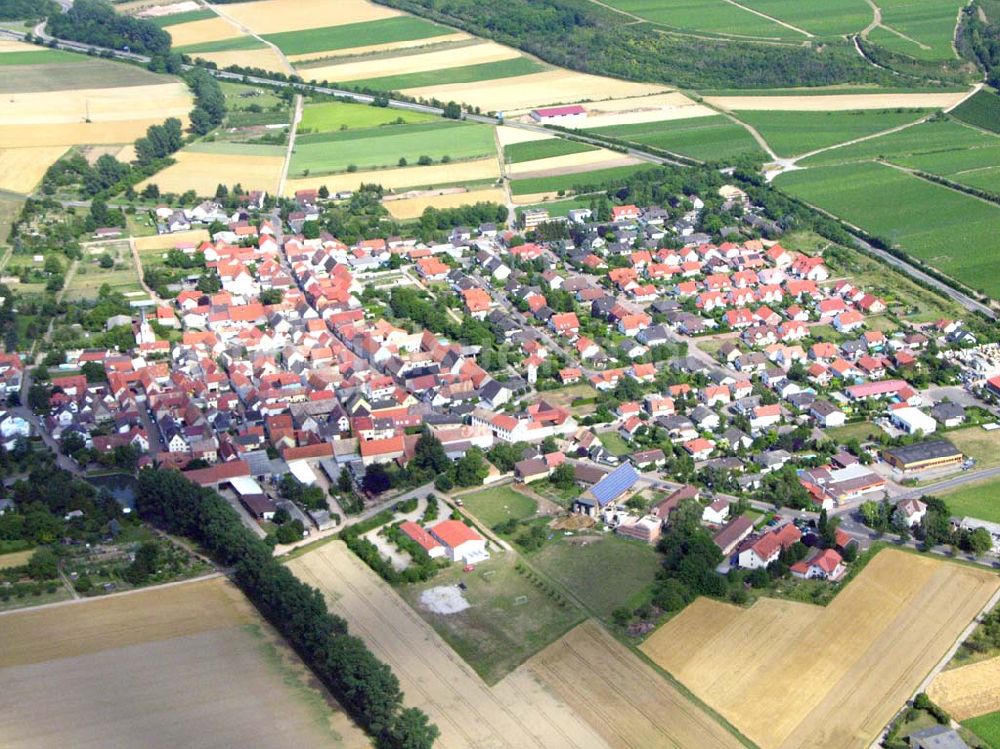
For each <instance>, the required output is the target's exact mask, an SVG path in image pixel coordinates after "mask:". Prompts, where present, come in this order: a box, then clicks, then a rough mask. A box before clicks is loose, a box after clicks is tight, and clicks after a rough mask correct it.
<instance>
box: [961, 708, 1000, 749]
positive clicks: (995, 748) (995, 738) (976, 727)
mask: <svg viewBox="0 0 1000 749" xmlns="http://www.w3.org/2000/svg"><path fill="white" fill-rule="evenodd" d="M962 725H963V726H965V727H966V728H968V729H969V730H970V731H972V732H973V733H974V734H976V736H978V737H979V738H981V739H982V740H983V741H985V742H986V744H987V746H990V747H992V749H1000V710H998V711H997V712H995V713H987V714H986V715H980V716H979V717H978V718H969V719H967V720H963V721H962Z"/></svg>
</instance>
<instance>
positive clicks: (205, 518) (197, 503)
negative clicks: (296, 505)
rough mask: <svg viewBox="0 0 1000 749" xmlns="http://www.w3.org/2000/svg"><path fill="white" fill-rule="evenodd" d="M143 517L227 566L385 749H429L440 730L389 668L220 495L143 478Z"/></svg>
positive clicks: (139, 501) (165, 474)
mask: <svg viewBox="0 0 1000 749" xmlns="http://www.w3.org/2000/svg"><path fill="white" fill-rule="evenodd" d="M136 507H137V509H138V511H139V513H140V515H141V516H142V517H143V518H145V519H147V520H149V521H151V522H153V523H155V524H157V525H159V526H161V527H162V528H164V529H165V530H167V531H169V532H171V533H178V534H182V535H185V536H188V537H189V538H193V539H195V540H197V541H198V542H199V543H201V544H202V545H203V546H204V547H205V549H207V550H208V552H209V553H210V554H212V556H213V557H214V558H215V559H216V560H217V561H218V562H219V563H220V564H222V565H225V566H227V567H232V568H233V572H234V574H233V576H234V579H235V580H236V583H237V584H238V585H239V586H240V588H242V589H243V592H244V593H246V595H247V597H248V598H249V599H250V600H251V601H253V603H254V605H256V606H257V608H258V609H259V610H260V612H261V613H262V614H263V615H264V617H265V618H266V619H267V620H268V621H270V622H271V623H272V624H273V625H274V626H275V627H276V628H277V629H278V630H279V631H280V632H281V633H282V634H283V635H284V636H285V638H286V639H287V640H288V641H289V642H290V643H291V645H292V646H293V647H294V648H295V650H296V651H297V652H298V653H299V655H300V656H301V657H302V659H303V660H304V661H305V662H306V663H307V664H308V665H309V667H310V668H311V669H312V670H313V672H314V673H315V674H316V676H317V677H318V678H319V679H320V680H321V681H322V682H323V683H324V684H325V685H326V686H327V687H328V688H329V689H330V691H332V692H333V693H334V695H336V697H337V699H338V700H340V703H341V704H342V705H343V706H344V708H345V709H346V710H347V711H348V712H349V713H350V714H351V715H352V716H353V717H354V719H355V720H356V721H357V722H358V723H359V724H360V725H361V726H363V727H364V728H365V729H366V730H367V731H368V732H369V733H370V734H371V735H372V736H373V737H374V738H375V742H376V746H377V747H379V749H428V748H429V747H431V746H432V745H433V743H434V740H435V739H436V738H437V736H438V729H437V727H436V726H435V725H434V724H432V723H430V721H429V720H428V718H427V716H426V715H425V714H424V713H423V712H422V711H420V710H418V709H416V708H404V707H403V692H402V690H401V689H400V687H399V681H398V679H397V678H396V676H395V675H394V674H393V673H392V671H391V670H390V669H389V667H388V666H387V665H386V664H384V663H382V662H381V661H379V660H378V659H377V658H376V657H375V656H374V655H373V654H372V653H371V651H370V650H368V648H367V647H366V646H365V644H364V642H362V641H361V639H359V638H357V637H354V636H353V635H351V634H350V633H349V632H348V629H347V622H345V621H344V620H343V619H341V618H340V617H338V616H335V615H334V614H331V613H330V612H329V611H328V610H327V607H326V601H325V600H324V599H323V595H322V594H321V593H320V592H319V591H318V590H316V589H315V588H311V587H310V586H308V585H306V584H305V583H303V582H301V581H300V580H299V579H298V578H296V577H295V575H293V574H292V573H291V572H290V571H289V570H288V569H287V568H286V567H285V566H283V565H282V564H280V563H279V562H278V561H277V560H276V559H275V558H274V557H273V555H272V550H271V548H270V547H269V546H268V545H267V544H265V543H264V542H263V541H261V540H260V539H258V538H257V537H256V536H255V535H254V534H253V533H252V532H251V531H250V530H249V529H248V528H246V527H245V526H244V525H243V524H242V523H241V522H240V519H239V516H238V515H237V514H236V511H235V510H233V508H232V507H230V506H229V504H227V503H226V501H225V500H224V499H222V497H220V496H219V495H218V494H217V493H216V492H214V491H212V490H209V489H204V488H202V487H199V486H198V485H196V484H194V483H192V482H191V481H189V480H188V479H187V478H185V477H184V475H183V474H181V473H179V472H177V471H173V470H161V469H155V468H150V469H146V470H144V471H142V472H141V473H140V474H139V487H138V492H137V496H136Z"/></svg>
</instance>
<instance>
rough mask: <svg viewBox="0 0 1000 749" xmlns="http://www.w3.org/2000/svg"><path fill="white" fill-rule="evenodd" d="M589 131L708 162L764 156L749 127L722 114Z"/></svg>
mask: <svg viewBox="0 0 1000 749" xmlns="http://www.w3.org/2000/svg"><path fill="white" fill-rule="evenodd" d="M588 130H590V132H593V133H594V134H595V135H604V136H607V137H609V138H616V139H618V140H627V141H630V142H633V143H639V144H641V145H644V146H652V147H653V148H662V149H663V150H665V151H672V152H674V153H679V154H682V155H684V156H690V157H691V158H693V159H701V160H705V161H725V160H726V159H731V158H735V157H737V156H741V155H743V154H747V153H757V154H761V155H763V153H764V152H763V151H762V150H761V149H760V146H758V145H757V143H756V142H755V141H754V139H753V138H752V137H751V136H750V133H748V132H747V130H746V128H744V127H741V126H740V125H738V124H736V123H735V122H733V121H732V120H730V119H729V118H728V117H723V116H722V115H713V116H711V117H692V118H690V119H681V120H667V121H665V122H646V123H640V124H630V125H614V126H611V127H601V128H596V129H592V130H591V129H589V128H588Z"/></svg>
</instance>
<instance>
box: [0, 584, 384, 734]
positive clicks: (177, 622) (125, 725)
mask: <svg viewBox="0 0 1000 749" xmlns="http://www.w3.org/2000/svg"><path fill="white" fill-rule="evenodd" d="M3 626H4V631H5V633H6V636H5V638H4V642H3V643H2V644H0V687H2V689H3V692H4V698H5V705H6V706H7V708H8V710H9V711H10V715H9V716H8V718H7V720H6V723H5V727H4V744H5V746H9V747H16V748H18V749H28V748H29V747H50V746H52V745H53V743H59V744H63V745H66V746H87V745H98V744H100V745H101V746H107V747H129V746H139V745H141V746H144V747H153V748H156V747H176V746H191V745H194V744H199V743H203V742H204V740H205V738H206V736H209V735H210V736H212V740H213V742H214V743H216V744H217V745H220V746H240V745H253V746H261V747H280V746H288V745H289V744H290V743H295V744H299V743H301V744H302V745H308V746H316V747H349V748H350V749H353V748H354V747H358V748H359V749H360V747H364V746H367V745H368V742H367V739H366V737H365V736H364V735H363V734H362V733H361V731H360V730H359V729H357V728H356V727H354V726H353V724H352V723H351V722H350V721H349V719H348V718H347V717H346V715H345V714H344V713H343V712H341V711H340V710H339V707H338V706H337V705H336V703H335V702H334V701H333V699H332V697H330V696H329V695H328V694H326V693H324V692H320V691H318V689H317V688H315V687H314V686H312V684H311V677H310V675H309V672H308V671H307V670H306V668H305V666H304V665H303V664H302V663H301V661H299V660H298V658H297V657H296V656H295V655H294V654H293V653H292V652H291V651H290V650H289V649H288V648H287V646H285V645H284V644H283V642H282V641H281V640H280V638H278V637H277V635H276V634H274V633H273V631H272V630H271V629H270V627H269V626H268V625H266V624H264V622H263V620H261V619H260V618H259V617H258V616H257V615H256V613H255V612H254V611H253V609H252V607H251V606H250V604H249V603H248V602H247V601H246V600H245V599H244V598H243V596H242V594H241V593H240V592H239V591H238V590H237V589H236V588H234V587H233V586H231V585H230V584H229V583H228V582H225V581H223V580H221V579H214V580H206V581H197V582H191V583H186V584H183V585H178V586H172V587H169V588H158V589H153V590H149V591H143V592H140V593H135V594H129V595H127V596H114V597H111V598H105V599H94V600H88V601H85V602H78V603H76V602H74V603H67V604H64V605H60V606H55V607H50V608H46V609H36V610H33V611H25V612H17V613H11V614H5V615H4V625H3ZM109 633H113V636H112V635H110V634H109ZM94 684H100V685H101V688H100V689H99V690H95V689H94ZM98 711H99V715H100V717H101V720H100V721H96V720H94V715H95V714H97V713H98ZM275 716H279V717H277V718H276V717H275Z"/></svg>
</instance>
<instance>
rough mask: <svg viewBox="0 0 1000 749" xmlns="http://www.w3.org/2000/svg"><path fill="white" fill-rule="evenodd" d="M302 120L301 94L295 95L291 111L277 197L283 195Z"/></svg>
mask: <svg viewBox="0 0 1000 749" xmlns="http://www.w3.org/2000/svg"><path fill="white" fill-rule="evenodd" d="M301 119H302V94H295V108H294V109H293V110H292V126H291V128H289V130H288V148H286V149H285V163H284V164H282V165H281V176H280V177H279V178H278V193H277V194H278V195H284V193H285V182H286V181H287V180H288V170H289V168H290V167H291V165H292V152H293V151H294V150H295V135H296V133H297V132H298V130H299V121H300V120H301Z"/></svg>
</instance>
